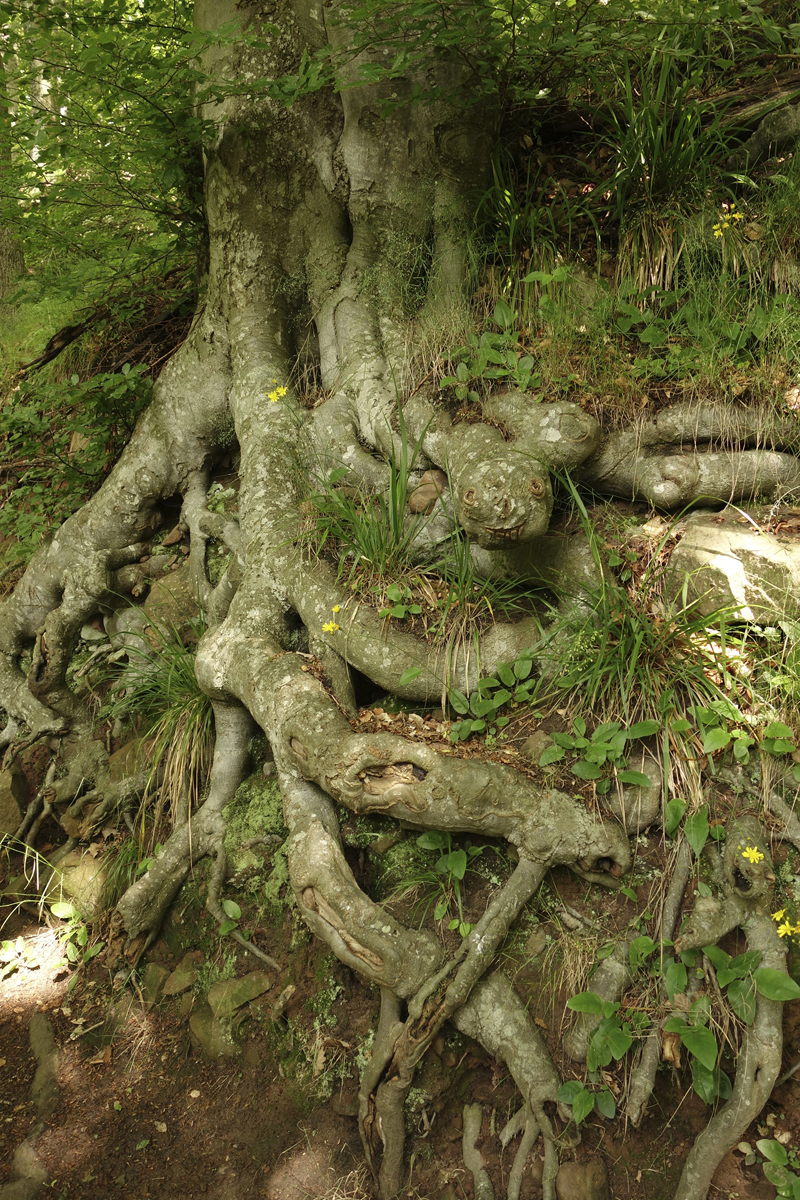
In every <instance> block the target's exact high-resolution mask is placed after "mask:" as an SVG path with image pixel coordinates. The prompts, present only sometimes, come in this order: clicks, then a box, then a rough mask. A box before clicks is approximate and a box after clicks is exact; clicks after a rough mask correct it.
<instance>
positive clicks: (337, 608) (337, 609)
mask: <svg viewBox="0 0 800 1200" xmlns="http://www.w3.org/2000/svg"><path fill="white" fill-rule="evenodd" d="M333 611H334V612H335V613H337V612H338V611H339V605H338V604H334V606H333Z"/></svg>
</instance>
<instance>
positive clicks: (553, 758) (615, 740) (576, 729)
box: [539, 717, 662, 795]
mask: <svg viewBox="0 0 800 1200" xmlns="http://www.w3.org/2000/svg"><path fill="white" fill-rule="evenodd" d="M661 727H662V722H661V721H658V720H649V721H637V722H636V724H634V725H631V726H630V728H628V729H624V728H623V726H622V725H621V723H620V722H619V721H607V722H605V723H603V724H602V725H598V726H597V728H596V729H595V730H594V732H593V733H592V734H591V736H590V737H587V736H586V732H587V727H586V722H585V720H584V719H583V717H575V719H574V721H573V723H572V728H573V733H559V732H556V733H554V734H553V735H552V738H553V743H554V744H553V745H552V746H548V747H547V748H546V749H545V750H544V751H543V752H542V754H541V756H540V758H539V766H540V767H546V766H549V765H550V764H551V763H555V762H560V761H561V760H562V759H563V758H564V757H565V755H566V753H567V752H568V751H571V752H572V753H573V755H575V756H577V762H575V763H573V765H572V773H573V775H577V777H578V778H579V779H584V780H592V781H593V782H595V784H596V788H597V791H598V792H599V793H600V794H601V795H605V793H606V792H608V791H609V789H610V787H611V784H612V782H613V780H616V781H617V782H618V783H622V784H627V785H628V786H632V787H651V786H652V782H653V781H652V780H651V779H650V778H649V776H647V775H645V774H644V772H643V771H630V770H628V759H627V756H626V753H625V750H626V746H627V744H628V742H632V741H637V740H639V739H641V738H647V737H651V736H652V735H653V734H655V733H658V732H659V731H660V729H661ZM606 767H611V768H612V769H613V776H611V775H609V774H608V772H607V771H604V768H606Z"/></svg>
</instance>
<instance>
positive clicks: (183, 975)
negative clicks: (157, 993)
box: [163, 951, 197, 996]
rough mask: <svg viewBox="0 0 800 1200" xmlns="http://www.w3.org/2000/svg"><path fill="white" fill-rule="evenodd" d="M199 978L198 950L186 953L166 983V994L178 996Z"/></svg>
mask: <svg viewBox="0 0 800 1200" xmlns="http://www.w3.org/2000/svg"><path fill="white" fill-rule="evenodd" d="M196 979H197V959H196V951H191V952H190V953H189V954H184V956H183V958H182V959H181V961H180V962H179V963H178V965H177V967H176V968H175V970H174V971H173V972H172V974H171V975H170V977H169V979H168V980H167V981H166V983H165V984H164V992H163V994H164V995H165V996H177V995H179V994H180V993H181V992H185V991H186V989H187V988H190V987H191V986H192V984H193V983H194V982H195V980H196Z"/></svg>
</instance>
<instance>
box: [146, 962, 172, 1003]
mask: <svg viewBox="0 0 800 1200" xmlns="http://www.w3.org/2000/svg"><path fill="white" fill-rule="evenodd" d="M169 975H170V971H169V968H168V967H163V966H162V965H161V963H148V964H147V966H146V967H145V971H144V975H143V977H142V995H143V996H144V998H145V1002H146V1003H147V1004H148V1005H149V1006H150V1008H152V1007H153V1005H154V1004H158V1002H159V1000H160V999H161V996H162V994H163V992H164V985H165V983H166V982H167V979H168V978H169Z"/></svg>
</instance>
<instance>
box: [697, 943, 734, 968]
mask: <svg viewBox="0 0 800 1200" xmlns="http://www.w3.org/2000/svg"><path fill="white" fill-rule="evenodd" d="M703 954H705V956H706V958H707V959H708V961H709V962H710V963H711V965H712V967H713V968H714V970H715V971H722V970H724V969H725V967H727V966H728V965H729V963H730V962H731V956H730V954H726V953H725V951H724V950H720V948H719V946H703Z"/></svg>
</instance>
